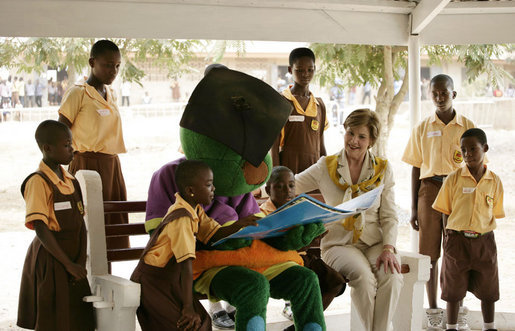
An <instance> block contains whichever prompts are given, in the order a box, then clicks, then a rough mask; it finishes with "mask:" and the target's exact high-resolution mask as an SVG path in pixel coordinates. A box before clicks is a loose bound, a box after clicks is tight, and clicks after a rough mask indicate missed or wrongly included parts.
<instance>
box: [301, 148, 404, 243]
mask: <svg viewBox="0 0 515 331" xmlns="http://www.w3.org/2000/svg"><path fill="white" fill-rule="evenodd" d="M372 157H373V154H372V153H371V152H370V151H368V152H367V154H366V156H365V161H364V162H363V168H362V169H361V174H360V176H359V182H360V183H361V182H363V181H365V180H367V179H369V178H370V177H372V176H373V175H374V166H373V163H372V160H373V159H372ZM337 171H338V173H339V174H340V175H341V181H342V184H343V181H345V182H346V183H349V184H352V181H351V177H350V171H349V167H348V164H347V159H346V157H345V150H344V149H342V151H340V152H339V155H338V167H337ZM382 184H384V189H383V192H382V193H381V197H380V199H377V200H376V202H375V203H374V205H372V207H371V208H370V209H369V210H367V211H366V212H365V215H364V218H365V224H364V229H363V233H362V234H361V237H360V239H359V240H360V241H362V242H363V243H365V244H367V245H368V246H373V245H375V244H377V243H381V242H382V243H383V245H392V246H395V244H396V242H397V225H398V220H397V212H396V207H395V195H394V192H393V186H394V184H395V183H394V180H393V171H392V168H391V166H390V163H388V164H387V166H386V170H385V176H384V178H383V181H382ZM295 189H296V193H297V194H300V193H304V192H309V191H313V190H316V189H318V190H320V192H321V193H322V196H323V197H324V200H325V202H326V204H328V205H330V206H337V205H339V204H340V203H342V202H344V201H347V200H349V199H351V191H350V188H349V189H347V190H346V191H343V190H341V189H340V188H339V187H338V186H336V184H334V182H333V181H332V179H331V178H330V177H329V173H328V170H327V165H326V160H325V156H323V157H321V158H320V159H319V160H318V162H317V163H315V164H313V165H312V166H311V167H309V168H308V169H306V170H304V171H303V172H301V173H300V174H297V175H295ZM326 228H327V230H329V232H328V234H327V235H326V236H325V237H324V238H323V239H322V243H321V249H322V251H324V250H327V249H329V248H330V247H332V246H336V245H338V246H340V245H348V244H351V243H352V241H351V240H349V239H350V238H352V235H350V236H349V231H347V230H345V229H344V227H343V226H342V224H341V222H333V223H331V224H328V225H326Z"/></svg>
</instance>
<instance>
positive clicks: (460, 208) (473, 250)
mask: <svg viewBox="0 0 515 331" xmlns="http://www.w3.org/2000/svg"><path fill="white" fill-rule="evenodd" d="M461 151H462V154H463V157H464V159H465V163H466V164H467V166H466V167H463V168H461V169H458V170H456V171H454V172H453V173H451V174H450V175H449V176H448V177H447V179H446V180H445V181H444V183H443V186H442V189H441V190H440V192H439V193H438V196H437V197H436V200H435V202H434V204H433V208H434V209H436V210H438V211H439V212H441V213H443V214H445V215H448V216H444V218H443V219H444V226H445V236H444V243H443V252H444V253H443V260H442V274H441V283H442V284H441V285H442V299H443V300H445V301H447V330H458V324H457V320H458V310H459V303H460V301H461V300H463V298H464V297H465V294H466V292H467V290H469V291H470V292H472V293H474V295H475V296H476V297H477V298H478V299H479V300H481V311H482V313H483V322H484V325H483V330H488V331H493V330H495V323H494V313H495V301H497V300H499V275H498V269H497V247H496V244H495V238H494V233H493V230H494V229H495V227H496V223H495V219H496V218H503V217H504V209H503V187H502V183H501V180H500V179H499V177H498V176H497V175H496V174H494V173H493V172H492V171H490V170H489V169H487V167H486V165H485V164H484V155H485V153H486V152H487V151H488V144H487V141H486V134H485V133H484V132H483V130H481V129H470V130H467V131H465V133H464V134H463V135H462V136H461Z"/></svg>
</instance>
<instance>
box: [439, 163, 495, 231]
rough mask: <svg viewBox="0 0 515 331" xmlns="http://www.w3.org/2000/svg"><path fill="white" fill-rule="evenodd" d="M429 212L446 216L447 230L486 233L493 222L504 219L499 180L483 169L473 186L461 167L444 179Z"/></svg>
mask: <svg viewBox="0 0 515 331" xmlns="http://www.w3.org/2000/svg"><path fill="white" fill-rule="evenodd" d="M485 167H486V166H485ZM433 208H434V209H436V210H438V211H439V212H442V213H444V214H446V215H449V218H448V219H447V229H450V230H456V231H463V230H470V231H475V232H479V233H486V232H490V231H492V230H494V229H495V227H496V223H495V219H496V218H503V217H504V208H503V187H502V183H501V180H500V178H499V177H498V176H497V175H496V174H494V173H493V172H492V171H490V170H488V169H486V171H485V173H484V174H483V177H481V179H480V180H479V183H477V182H476V180H475V179H474V177H473V176H472V175H471V174H470V171H469V169H468V167H467V166H464V167H462V168H461V169H458V170H456V171H454V172H453V173H451V174H450V175H449V176H448V177H447V178H446V179H445V181H444V183H443V185H442V188H441V189H440V192H439V193H438V196H437V197H436V199H435V202H434V203H433Z"/></svg>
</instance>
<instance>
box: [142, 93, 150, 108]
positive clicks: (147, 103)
mask: <svg viewBox="0 0 515 331" xmlns="http://www.w3.org/2000/svg"><path fill="white" fill-rule="evenodd" d="M151 102H152V97H151V96H150V95H148V91H145V96H144V97H143V104H144V105H149V104H150V103H151Z"/></svg>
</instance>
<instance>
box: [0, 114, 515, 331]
mask: <svg viewBox="0 0 515 331" xmlns="http://www.w3.org/2000/svg"><path fill="white" fill-rule="evenodd" d="M122 117H123V127H124V136H125V140H126V145H127V148H128V153H127V154H124V155H121V156H120V159H121V163H122V169H123V172H124V175H125V179H126V183H127V188H128V198H129V200H144V199H146V197H147V189H148V184H149V181H150V178H151V175H152V173H153V172H154V171H155V170H156V169H158V168H159V167H160V166H162V165H163V164H164V163H166V162H168V161H171V160H173V159H176V158H177V157H178V156H179V155H180V154H179V153H178V148H179V139H178V122H179V118H178V116H169V117H154V118H144V117H133V116H131V115H130V113H127V114H122ZM37 124H38V123H35V122H23V123H21V122H4V123H0V156H1V160H3V161H2V162H0V183H1V185H0V199H1V201H2V203H1V204H0V249H1V251H2V252H3V254H4V256H5V258H4V259H0V268H1V270H2V274H1V276H0V277H1V278H0V279H1V284H2V286H0V330H13V327H12V325H13V321H14V320H15V319H16V311H17V296H18V289H19V280H20V273H21V267H22V265H23V259H24V256H25V252H26V249H27V247H28V245H29V243H30V241H31V239H32V237H33V233H32V232H31V231H29V230H27V229H26V228H25V227H24V225H23V220H24V207H25V206H24V202H23V199H22V197H21V194H20V184H21V183H22V181H23V179H24V178H25V177H26V176H27V175H28V174H30V173H31V172H32V171H34V170H35V169H36V167H37V165H38V163H39V161H40V159H41V155H40V152H39V150H38V148H37V145H36V143H35V141H34V131H35V128H36V126H37ZM485 131H486V133H487V136H488V140H489V145H490V151H489V152H488V159H489V167H490V168H491V169H492V170H493V171H494V172H496V173H497V174H498V175H499V176H500V177H501V179H502V181H503V184H504V190H505V196H504V201H505V203H504V207H505V211H506V215H507V217H506V218H505V219H501V220H499V221H498V229H497V230H496V240H497V247H498V251H499V269H500V280H501V300H500V301H499V302H498V304H497V306H496V310H497V311H504V312H515V272H514V271H513V270H514V269H515V268H514V266H515V263H514V262H513V260H511V258H510V256H511V254H512V252H513V251H515V241H514V240H512V238H511V235H513V234H515V223H514V222H513V219H514V215H515V214H514V208H515V196H514V188H513V187H512V186H511V185H513V184H514V183H515V162H514V159H513V158H514V155H515V144H514V143H513V142H514V141H515V131H497V130H493V129H491V128H485ZM325 137H326V146H327V150H328V153H335V152H337V151H338V150H339V149H340V148H341V147H342V143H343V139H342V136H341V133H340V129H339V128H337V127H331V128H330V129H329V130H328V131H326V136H325ZM408 137H409V120H408V114H407V113H403V114H400V115H399V116H398V117H397V120H396V125H395V127H394V130H393V131H392V133H391V136H390V141H389V148H388V158H389V160H390V162H391V164H392V165H393V168H394V171H395V180H396V201H397V205H398V215H399V220H400V226H399V238H398V248H399V249H401V250H410V249H411V239H410V238H411V229H410V227H409V226H408V219H409V210H410V203H411V200H410V175H411V168H410V167H409V166H407V165H406V164H404V163H402V162H401V161H400V158H401V156H402V152H403V150H404V147H405V145H406V142H407V139H408ZM140 219H141V218H140ZM127 272H130V271H127V270H123V268H122V269H121V271H120V274H122V275H125V274H126V273H127ZM125 276H128V275H125ZM347 292H349V291H347ZM342 297H343V298H342V299H339V300H336V301H335V302H334V303H333V305H332V306H331V307H330V309H332V310H340V309H344V310H347V309H348V307H349V302H350V299H349V295H348V294H347V293H345V294H344V295H343V296H342ZM442 304H443V303H442ZM465 304H466V305H467V306H468V307H469V308H470V309H473V310H479V309H480V306H479V301H478V300H477V299H475V298H474V297H473V296H472V295H470V294H469V295H468V296H467V298H466V300H465ZM279 306H280V305H279Z"/></svg>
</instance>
